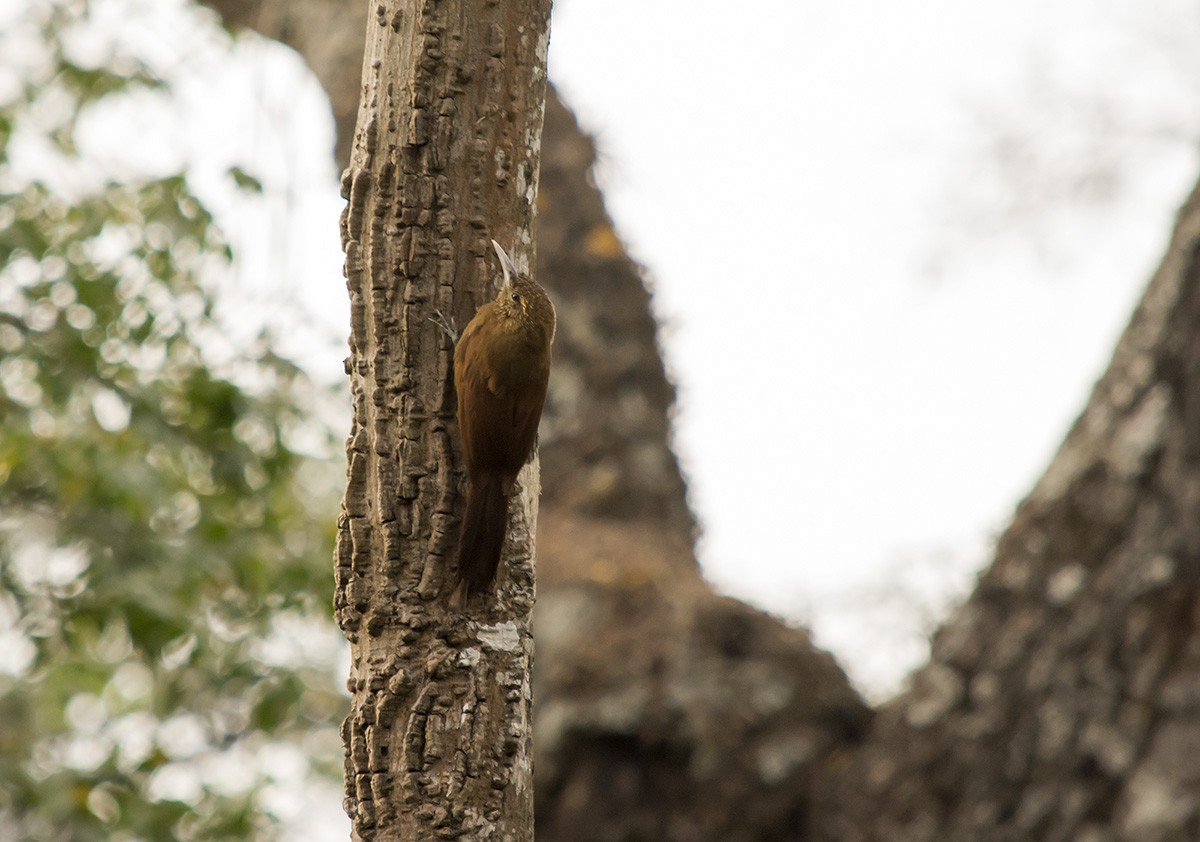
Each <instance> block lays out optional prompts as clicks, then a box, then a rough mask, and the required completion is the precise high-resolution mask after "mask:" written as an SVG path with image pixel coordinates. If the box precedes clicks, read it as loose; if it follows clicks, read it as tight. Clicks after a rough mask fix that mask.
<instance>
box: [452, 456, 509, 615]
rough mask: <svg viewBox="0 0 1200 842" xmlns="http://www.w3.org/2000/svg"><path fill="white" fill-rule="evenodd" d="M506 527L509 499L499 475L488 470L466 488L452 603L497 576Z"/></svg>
mask: <svg viewBox="0 0 1200 842" xmlns="http://www.w3.org/2000/svg"><path fill="white" fill-rule="evenodd" d="M507 527H508V498H507V497H505V496H504V486H503V484H502V482H501V479H500V475H499V474H497V473H494V472H491V471H488V472H486V473H483V474H482V475H481V476H479V477H477V479H476V481H472V482H471V484H470V487H469V488H468V489H467V511H466V514H465V515H464V516H463V525H462V534H461V535H460V537H459V542H458V585H457V587H455V592H454V602H455V603H456V604H459V605H461V604H462V603H463V602H464V601H465V599H466V597H468V596H470V595H471V594H475V593H479V592H480V591H482V590H483V589H485V588H486V587H488V586H489V585H490V584H491V583H492V580H493V579H495V578H496V568H498V567H499V566H500V551H501V550H503V549H504V533H505V531H506V529H507Z"/></svg>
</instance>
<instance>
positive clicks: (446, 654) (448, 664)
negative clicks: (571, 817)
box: [334, 0, 550, 840]
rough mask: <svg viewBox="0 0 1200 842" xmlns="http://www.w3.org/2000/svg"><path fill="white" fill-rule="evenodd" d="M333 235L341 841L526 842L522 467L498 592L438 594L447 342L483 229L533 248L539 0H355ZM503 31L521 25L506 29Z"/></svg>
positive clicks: (528, 582)
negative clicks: (354, 55)
mask: <svg viewBox="0 0 1200 842" xmlns="http://www.w3.org/2000/svg"><path fill="white" fill-rule="evenodd" d="M372 11H373V14H372V16H371V18H370V20H369V21H368V22H367V27H366V30H367V39H366V42H367V60H366V61H365V62H364V63H363V84H362V105H361V108H360V110H359V116H358V124H357V129H356V132H355V135H354V141H353V144H352V151H351V157H350V165H349V167H348V169H347V170H346V172H345V175H344V176H343V178H342V193H343V195H344V196H345V198H346V199H347V200H348V206H347V208H346V211H345V213H344V214H343V217H342V245H343V247H344V248H345V251H346V277H347V284H348V286H349V289H350V299H351V334H350V349H351V354H350V359H349V361H348V369H347V370H348V372H349V374H350V380H351V391H352V395H353V404H354V418H353V422H352V429H351V435H350V439H349V441H348V443H347V456H348V459H349V475H348V480H347V488H346V497H345V501H344V504H343V510H342V516H341V518H340V520H339V524H338V527H339V528H338V542H337V552H336V578H337V591H336V594H335V596H334V606H335V609H336V614H337V619H338V622H339V624H340V625H341V627H342V629H343V631H344V632H345V633H346V636H347V637H348V638H349V640H350V651H351V659H352V663H351V670H350V683H349V686H350V690H351V693H352V695H353V698H352V702H351V713H350V716H349V717H348V718H347V719H346V723H345V725H344V727H343V732H342V737H343V741H344V742H345V744H346V806H347V812H348V813H349V814H350V817H351V819H352V820H353V825H354V838H355V839H377V840H415V839H435V838H459V837H465V838H471V839H499V840H527V839H531V838H532V836H533V770H532V766H533V757H532V727H533V723H532V719H531V709H530V699H531V692H532V690H531V675H530V670H531V667H532V658H533V641H532V639H531V637H530V631H529V627H530V621H531V616H532V610H533V588H534V585H533V537H532V536H533V523H534V521H535V519H536V515H537V489H538V480H537V462H536V459H535V460H534V461H533V464H532V465H530V466H527V467H526V469H525V470H524V471H523V472H522V475H521V481H520V484H519V488H520V493H519V495H518V499H519V500H520V504H519V505H518V506H517V507H516V508H517V509H518V513H517V515H516V525H515V527H514V528H510V531H509V534H510V536H511V538H512V541H511V543H510V547H511V548H512V549H513V552H512V554H511V555H510V556H507V557H506V558H507V563H506V568H505V571H504V572H503V573H502V574H501V576H500V577H499V578H498V581H497V589H496V595H495V597H485V598H476V599H475V600H472V601H471V603H470V604H469V609H468V610H467V611H465V612H464V611H462V610H458V609H450V608H448V599H449V595H450V591H451V585H452V582H451V581H450V580H449V579H448V578H447V577H448V576H449V574H450V572H451V566H450V565H449V564H448V563H447V560H448V559H449V557H450V556H451V555H452V554H453V550H454V548H455V546H456V541H455V533H456V526H457V523H458V518H457V517H455V515H454V511H455V509H456V508H457V507H458V506H459V505H460V504H459V493H458V489H459V486H460V484H461V481H462V471H461V468H460V466H459V465H458V462H457V459H456V457H455V450H456V449H455V446H454V444H453V443H452V435H453V433H452V430H453V420H454V413H455V405H454V397H453V392H452V389H451V386H450V372H451V361H452V358H453V353H454V350H453V345H452V343H451V342H450V341H449V340H448V339H447V338H446V337H445V336H443V335H442V333H441V329H440V328H439V327H438V326H437V325H436V324H435V323H434V321H433V318H432V317H433V316H434V314H435V313H437V312H440V313H453V314H457V315H458V323H459V324H465V323H466V321H467V319H469V317H470V316H471V315H472V314H473V313H474V311H475V309H476V307H478V305H479V304H481V303H483V302H484V301H485V300H488V299H490V298H491V297H492V295H493V292H492V290H493V281H494V280H495V277H496V274H497V272H496V266H495V263H494V261H492V260H491V259H490V257H491V254H492V249H491V246H490V244H489V243H488V239H489V238H495V239H497V240H500V241H503V242H504V243H505V244H506V245H508V246H509V248H510V251H512V253H513V254H514V256H516V259H517V260H521V257H520V255H522V254H525V255H526V257H528V256H529V254H528V252H529V251H530V248H531V244H532V233H531V228H532V225H533V212H534V198H535V196H536V194H537V176H538V155H539V151H540V145H541V135H542V113H543V110H544V102H545V91H546V64H545V62H546V45H547V42H548V40H549V37H550V32H549V26H550V0H521V2H509V3H504V4H497V3H495V2H494V0H440V2H425V3H419V2H418V3H411V2H410V3H401V2H400V0H388V1H387V2H380V3H379V4H378V5H377V6H376V5H373V6H372ZM518 33H520V34H518Z"/></svg>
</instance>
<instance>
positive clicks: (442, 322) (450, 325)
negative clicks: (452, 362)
mask: <svg viewBox="0 0 1200 842" xmlns="http://www.w3.org/2000/svg"><path fill="white" fill-rule="evenodd" d="M429 321H431V322H433V323H434V324H435V325H437V326H438V327H440V328H441V329H442V333H444V334H446V336H448V337H450V344H451V345H454V344H457V342H458V328H457V327H455V326H454V316H450V317H449V318H447V317H446V315H445V314H444V313H442V311H441V310H434V311H433V315H432V316H430V317H429Z"/></svg>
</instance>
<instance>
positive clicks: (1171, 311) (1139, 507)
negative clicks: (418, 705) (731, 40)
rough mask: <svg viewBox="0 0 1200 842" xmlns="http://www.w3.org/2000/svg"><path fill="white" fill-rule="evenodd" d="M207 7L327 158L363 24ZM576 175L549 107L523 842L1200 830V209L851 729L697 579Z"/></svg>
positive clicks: (659, 428)
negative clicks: (268, 60) (921, 645)
mask: <svg viewBox="0 0 1200 842" xmlns="http://www.w3.org/2000/svg"><path fill="white" fill-rule="evenodd" d="M209 5H211V6H212V7H214V8H216V9H218V11H220V12H221V13H222V14H223V15H224V16H225V20H226V22H227V23H228V24H229V25H234V26H236V25H244V26H250V27H252V28H255V29H257V30H258V31H259V32H261V33H262V34H264V35H266V36H267V37H272V38H278V39H280V40H283V41H284V42H286V43H289V44H292V45H293V46H295V47H296V49H297V50H299V51H300V53H301V54H302V55H304V56H305V58H306V59H307V60H308V61H309V63H310V65H311V66H312V67H313V70H314V72H315V73H316V74H317V75H318V76H319V77H320V78H321V79H322V81H323V82H324V83H325V85H326V88H327V90H328V91H329V94H330V97H331V99H332V101H333V104H334V105H333V107H334V113H335V115H336V116H337V117H338V121H339V122H338V125H339V142H338V144H339V145H338V148H339V150H342V149H345V148H347V147H348V142H347V140H346V138H347V136H348V135H347V133H348V131H349V129H348V124H349V121H348V119H347V118H346V116H345V115H346V114H349V113H353V110H352V108H350V110H347V109H348V105H347V103H348V102H351V101H353V102H357V98H358V95H359V91H358V87H357V82H355V83H354V84H353V85H348V84H347V83H345V82H344V81H339V80H344V79H346V78H347V77H348V75H349V74H348V72H347V70H346V66H351V67H353V68H355V71H357V67H358V63H359V60H360V59H359V56H358V55H357V54H355V53H354V52H353V42H352V39H350V37H349V36H346V37H345V38H343V37H342V36H341V35H340V34H339V33H341V32H342V30H343V29H344V28H345V29H347V31H350V32H355V31H357V32H361V27H362V18H361V17H358V18H357V20H348V19H350V18H354V17H355V15H361V14H365V11H366V9H365V8H362V9H360V8H359V7H358V6H357V5H355V6H354V9H353V13H351V12H348V11H347V10H346V7H345V4H342V3H338V2H335V0H299V2H297V0H293V2H291V3H286V4H285V3H281V2H278V0H260V2H237V3H235V2H232V0H211V2H210V3H209ZM355 27H357V30H355ZM338 45H341V46H340V47H339V46H338ZM339 154H341V153H339ZM592 162H593V152H592V147H591V144H590V142H589V141H588V140H587V138H586V137H584V136H583V135H582V134H581V133H580V132H579V130H578V128H577V127H576V126H575V123H574V121H573V119H572V118H571V116H570V114H569V112H567V111H566V109H565V108H563V107H562V105H561V103H559V102H558V101H557V100H556V99H554V98H553V96H552V97H551V99H550V100H549V102H548V106H547V114H546V134H545V140H544V149H543V156H542V167H543V169H542V192H541V195H540V198H539V207H540V211H541V214H540V218H539V230H538V238H539V243H538V257H539V266H540V271H539V279H540V280H541V281H542V283H543V284H545V285H546V286H547V287H548V288H549V289H550V290H551V292H552V294H553V295H555V300H556V304H557V305H558V309H559V324H560V332H559V339H558V344H557V345H556V352H555V353H556V357H555V365H556V369H555V375H554V380H553V381H552V383H551V393H550V403H549V404H548V406H547V415H546V418H545V421H544V424H543V428H542V429H543V438H542V445H543V446H542V463H543V475H544V478H545V479H544V489H545V494H544V498H543V503H542V517H541V522H540V524H539V548H540V552H539V556H540V558H541V564H540V570H539V573H540V574H541V577H540V584H541V585H542V588H541V593H540V598H539V605H538V609H537V612H536V613H537V616H536V619H535V626H536V627H537V629H538V636H539V643H540V645H541V647H542V651H541V657H540V658H539V667H538V672H537V673H536V676H535V689H536V693H537V696H538V710H537V721H536V724H535V728H536V731H537V734H538V742H537V746H536V748H537V752H538V755H537V770H538V772H537V780H536V787H537V791H538V799H539V800H538V816H537V821H538V833H539V838H540V839H541V840H542V842H545V841H546V840H572V842H580V840H608V839H629V838H650V839H663V840H701V839H721V840H747V842H749V840H778V839H803V838H817V839H827V840H857V839H861V840H868V839H869V840H877V839H888V840H924V839H949V840H959V839H963V840H967V839H969V840H1058V839H1062V840H1087V841H1088V842H1118V840H1119V841H1120V842H1126V841H1127V842H1134V840H1138V842H1141V840H1185V839H1188V840H1191V839H1196V838H1200V760H1197V758H1198V757H1200V751H1198V750H1197V749H1198V748H1200V691H1198V690H1197V689H1196V688H1200V634H1198V633H1197V620H1198V619H1200V618H1198V617H1197V589H1198V588H1200V517H1198V516H1197V513H1198V511H1200V508H1198V507H1200V323H1198V322H1200V268H1198V267H1200V263H1197V256H1198V255H1200V202H1198V201H1197V200H1196V199H1195V198H1193V200H1191V201H1189V203H1188V204H1187V205H1186V207H1185V208H1184V210H1183V212H1182V214H1181V217H1180V221H1179V226H1178V229H1177V231H1176V234H1175V237H1174V239H1173V240H1172V243H1171V246H1170V250H1169V251H1168V254H1167V256H1166V259H1165V260H1164V263H1163V266H1162V268H1161V269H1160V271H1159V272H1158V273H1157V275H1156V276H1155V278H1154V280H1153V282H1152V284H1151V285H1150V287H1149V289H1148V291H1147V293H1146V296H1145V298H1144V299H1143V301H1142V303H1141V305H1140V306H1139V307H1138V310H1137V312H1136V313H1135V315H1134V318H1133V321H1132V323H1131V325H1130V327H1129V329H1128V331H1127V332H1126V334H1125V336H1124V338H1123V339H1122V340H1121V343H1120V345H1119V346H1118V348H1117V351H1116V354H1115V356H1114V358H1113V363H1112V367H1111V368H1110V370H1109V372H1108V373H1107V374H1106V375H1105V376H1104V377H1103V378H1102V380H1101V381H1100V383H1099V385H1098V386H1097V388H1096V391H1095V393H1094V394H1093V396H1092V398H1091V400H1090V402H1089V404H1088V406H1087V408H1086V409H1085V411H1084V413H1083V415H1082V417H1081V418H1080V421H1079V422H1078V423H1077V424H1076V426H1075V428H1074V429H1073V430H1072V432H1071V434H1070V436H1069V437H1068V439H1067V441H1066V443H1065V444H1064V445H1063V448H1062V450H1061V451H1060V453H1059V454H1058V456H1057V457H1056V458H1055V460H1054V462H1053V463H1052V465H1051V466H1050V468H1049V470H1048V471H1047V473H1046V476H1045V477H1044V478H1043V479H1042V480H1041V482H1039V483H1038V485H1037V487H1036V488H1035V490H1034V491H1033V493H1032V494H1031V495H1030V497H1029V499H1028V500H1026V501H1025V502H1024V503H1023V504H1022V506H1021V507H1020V509H1019V510H1018V512H1017V515H1016V518H1015V520H1014V523H1013V525H1012V526H1011V527H1010V528H1009V530H1008V531H1007V532H1006V533H1005V535H1004V536H1003V537H1002V539H1001V540H1000V542H999V545H998V547H997V552H996V559H995V561H994V563H993V565H992V566H991V568H990V569H989V570H988V571H987V572H986V573H984V574H983V575H982V577H981V579H980V582H979V586H978V588H977V590H976V592H975V594H974V595H973V596H972V597H971V599H970V600H969V601H968V603H967V604H966V605H965V606H963V608H962V609H961V610H960V611H959V612H957V614H956V615H955V616H954V618H953V619H952V620H951V621H950V622H949V623H948V624H947V626H946V628H945V629H943V630H942V631H941V632H940V633H939V634H938V635H937V636H936V638H935V641H934V651H933V657H932V659H931V661H930V663H929V665H928V666H926V667H925V668H924V669H923V670H921V671H920V672H919V673H918V674H917V676H916V678H915V681H914V684H913V686H912V688H911V689H910V690H908V691H906V692H904V693H903V694H901V696H899V697H898V698H897V699H895V700H894V701H893V702H891V703H889V704H888V705H886V706H884V708H883V709H882V710H880V711H879V712H878V713H877V714H872V712H871V711H869V710H868V709H867V708H866V706H865V705H864V704H863V703H862V701H861V700H860V699H859V698H858V696H857V695H856V694H855V693H854V691H853V689H851V688H850V686H849V684H848V682H847V681H846V679H845V676H844V675H843V674H842V672H841V670H840V669H839V668H838V667H837V665H836V664H835V663H834V662H833V661H832V659H830V658H829V657H828V656H827V655H825V654H823V653H820V652H818V651H817V650H815V649H814V648H813V647H812V645H811V643H810V641H809V639H808V637H807V635H806V634H805V633H804V632H803V631H800V630H796V629H791V628H788V627H787V626H785V625H784V624H782V623H780V622H778V621H776V620H774V619H773V618H771V617H769V616H767V615H765V614H763V613H761V612H758V611H755V610H754V609H751V608H749V607H747V606H744V605H742V604H740V603H738V602H736V601H735V600H731V599H727V598H722V597H719V596H717V595H715V594H713V593H712V591H711V590H710V589H709V587H708V586H707V585H706V584H705V583H704V582H703V581H702V580H701V578H700V576H699V575H698V571H697V569H696V565H695V559H694V556H693V554H692V547H691V530H692V523H691V520H690V517H689V515H688V514H687V509H686V505H685V501H684V494H683V492H684V486H683V482H682V479H681V478H680V474H679V472H678V468H677V466H676V464H675V462H674V459H673V458H672V456H671V454H670V451H669V449H668V445H667V441H668V438H667V432H668V422H667V418H668V411H669V408H670V406H671V403H672V401H673V391H672V389H671V386H670V384H669V383H668V382H667V380H666V378H665V375H664V373H663V369H662V365H661V362H660V361H659V359H658V356H657V348H656V345H655V334H654V323H653V320H652V318H651V316H650V312H649V306H648V304H649V299H648V295H647V294H646V291H645V289H644V288H643V286H642V284H641V283H640V280H639V275H638V272H637V268H636V267H635V266H634V265H633V264H632V263H631V262H630V261H629V259H628V257H626V256H625V254H624V252H623V250H622V248H621V246H620V243H619V242H618V241H617V240H616V238H615V237H614V236H613V233H612V230H611V227H610V224H609V221H608V219H607V217H606V216H605V213H604V209H603V204H602V202H601V199H600V196H599V194H598V193H597V192H596V190H595V188H594V187H592V186H591V185H590V183H589V181H588V171H589V169H590V167H591V165H592ZM618 398H620V399H618ZM866 516H867V515H866V514H865V517H866Z"/></svg>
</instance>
